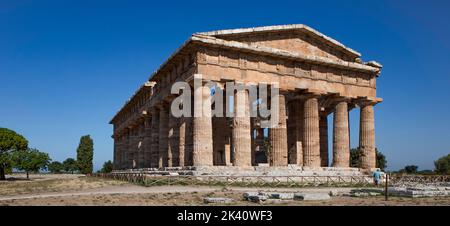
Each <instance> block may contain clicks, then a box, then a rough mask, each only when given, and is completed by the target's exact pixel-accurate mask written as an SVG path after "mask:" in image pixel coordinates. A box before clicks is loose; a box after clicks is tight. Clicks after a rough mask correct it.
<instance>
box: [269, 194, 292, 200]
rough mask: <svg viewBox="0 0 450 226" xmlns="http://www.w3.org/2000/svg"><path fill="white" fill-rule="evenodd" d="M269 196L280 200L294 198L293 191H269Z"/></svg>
mask: <svg viewBox="0 0 450 226" xmlns="http://www.w3.org/2000/svg"><path fill="white" fill-rule="evenodd" d="M270 198H271V199H282V200H289V199H294V193H271V194H270Z"/></svg>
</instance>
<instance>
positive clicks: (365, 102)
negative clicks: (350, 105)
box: [355, 97, 383, 107]
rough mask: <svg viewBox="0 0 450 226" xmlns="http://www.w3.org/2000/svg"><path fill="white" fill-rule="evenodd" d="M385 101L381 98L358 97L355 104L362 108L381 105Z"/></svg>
mask: <svg viewBox="0 0 450 226" xmlns="http://www.w3.org/2000/svg"><path fill="white" fill-rule="evenodd" d="M382 101H383V99H382V98H379V97H376V98H374V97H358V98H357V99H356V100H355V103H356V104H357V105H358V106H360V107H365V106H375V105H376V104H378V103H381V102H382Z"/></svg>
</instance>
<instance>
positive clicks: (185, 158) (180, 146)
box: [110, 25, 382, 170]
mask: <svg viewBox="0 0 450 226" xmlns="http://www.w3.org/2000/svg"><path fill="white" fill-rule="evenodd" d="M381 68H382V66H381V65H380V64H379V63H377V62H375V61H368V62H363V61H362V60H361V54H360V53H358V52H356V51H355V50H353V49H350V48H348V47H346V46H344V45H343V44H341V43H340V42H338V41H336V40H334V39H332V38H330V37H327V36H326V35H324V34H322V33H320V32H318V31H316V30H314V29H312V28H310V27H308V26H305V25H282V26H268V27H256V28H246V29H231V30H219V31H212V32H202V33H195V34H193V35H192V36H191V37H190V38H189V39H188V40H187V41H186V42H185V43H184V44H183V45H182V46H181V47H180V48H179V49H178V50H176V52H175V53H173V54H172V55H171V56H170V57H169V58H168V59H167V60H166V61H165V62H164V63H163V64H162V65H161V66H160V68H159V69H158V70H157V71H156V72H154V73H153V74H152V75H151V76H150V78H149V79H148V81H147V82H145V83H144V84H143V85H142V86H141V87H140V88H139V89H138V90H137V91H136V92H135V94H134V95H133V96H132V97H131V98H130V99H129V101H127V102H126V103H125V105H124V106H123V107H122V108H121V109H120V110H119V111H118V113H117V114H116V115H115V116H114V118H113V119H112V120H111V122H110V123H111V124H113V127H114V133H113V136H112V137H113V139H114V169H115V170H127V169H151V168H159V169H163V168H165V167H189V166H191V167H214V166H229V167H254V166H258V165H264V166H266V167H284V166H290V165H291V166H292V165H296V166H300V167H311V168H320V167H337V168H349V167H350V129H349V123H350V120H359V148H360V150H361V156H360V166H359V168H361V169H373V168H375V166H376V165H375V162H376V154H375V125H374V106H375V105H376V104H377V103H379V102H381V101H382V99H381V98H378V97H377V96H376V80H377V77H378V76H379V74H380V71H381ZM196 75H201V76H202V79H203V82H205V83H206V82H214V83H215V84H217V86H216V89H221V91H222V92H223V93H225V95H224V102H225V103H226V104H227V105H226V106H225V107H224V108H223V109H225V110H224V111H228V110H229V109H236V108H237V105H239V104H241V105H242V106H243V107H244V109H246V110H245V111H246V112H248V111H249V110H248V109H250V108H252V104H254V102H252V101H250V100H249V90H246V89H244V90H236V91H233V92H232V93H229V92H228V93H227V92H226V86H227V85H226V84H227V82H235V83H237V84H239V83H245V84H259V83H269V84H272V83H276V84H278V85H277V86H278V88H279V95H277V96H276V98H277V100H278V103H279V108H278V110H277V111H278V112H276V114H277V117H278V118H279V122H278V123H277V124H276V125H275V126H273V127H270V128H269V127H264V126H263V124H262V123H261V120H262V119H263V118H262V117H260V116H251V115H250V114H244V115H243V116H242V115H235V116H234V117H216V116H214V115H211V116H209V117H208V116H203V117H184V116H183V117H175V116H174V115H173V114H171V106H172V102H173V101H175V100H176V98H177V96H178V95H179V94H174V93H173V92H172V91H171V89H172V86H173V84H174V83H176V82H186V83H187V84H189V86H188V87H185V88H186V89H189V91H191V93H192V96H193V99H194V97H196V98H200V99H202V100H203V103H204V104H205V103H206V106H207V108H209V106H210V107H211V108H209V110H211V109H212V108H214V104H213V103H212V102H211V96H212V95H214V94H212V93H211V92H210V90H209V89H208V90H207V91H205V90H203V89H205V88H204V87H201V88H197V90H196V89H195V88H194V84H193V83H194V81H195V76H196ZM183 92H185V91H183ZM257 92H259V91H257ZM227 97H231V99H232V98H235V99H236V100H237V99H238V98H241V99H242V100H244V101H240V102H239V101H232V100H229V98H227ZM272 98H274V97H272ZM225 99H226V100H225ZM208 104H209V105H208ZM230 104H231V105H233V107H229V106H228V105H230ZM198 106H199V105H198V104H196V103H192V104H191V105H190V106H189V111H195V108H197V107H198ZM242 106H241V107H242ZM184 107H186V106H184ZM356 109H359V111H360V118H359V119H350V117H349V112H350V111H351V110H356ZM207 111H208V109H207ZM330 115H333V117H332V118H333V122H332V126H333V128H332V134H331V135H330V136H329V134H328V125H329V123H328V116H330ZM330 118H331V117H330ZM330 124H331V122H330ZM330 130H331V128H330ZM329 139H332V142H330V143H332V147H329V145H328V143H329V141H328V140H329ZM329 152H332V153H329ZM329 156H330V158H329Z"/></svg>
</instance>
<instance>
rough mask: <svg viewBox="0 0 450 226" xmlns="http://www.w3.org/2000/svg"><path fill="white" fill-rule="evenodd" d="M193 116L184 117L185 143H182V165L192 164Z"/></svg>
mask: <svg viewBox="0 0 450 226" xmlns="http://www.w3.org/2000/svg"><path fill="white" fill-rule="evenodd" d="M192 122H193V117H185V118H184V124H185V127H186V129H185V145H184V166H193V165H194V159H193V158H194V156H193V155H194V131H193V130H194V128H193V124H192Z"/></svg>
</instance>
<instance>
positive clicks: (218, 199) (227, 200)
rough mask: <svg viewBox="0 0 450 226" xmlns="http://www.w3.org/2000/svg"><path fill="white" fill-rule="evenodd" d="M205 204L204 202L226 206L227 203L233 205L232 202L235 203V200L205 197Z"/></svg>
mask: <svg viewBox="0 0 450 226" xmlns="http://www.w3.org/2000/svg"><path fill="white" fill-rule="evenodd" d="M203 202H204V203H221V204H226V203H231V202H233V199H231V198H212V197H205V198H203Z"/></svg>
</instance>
